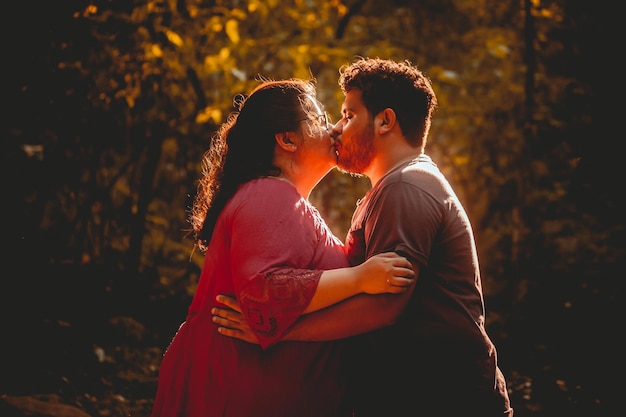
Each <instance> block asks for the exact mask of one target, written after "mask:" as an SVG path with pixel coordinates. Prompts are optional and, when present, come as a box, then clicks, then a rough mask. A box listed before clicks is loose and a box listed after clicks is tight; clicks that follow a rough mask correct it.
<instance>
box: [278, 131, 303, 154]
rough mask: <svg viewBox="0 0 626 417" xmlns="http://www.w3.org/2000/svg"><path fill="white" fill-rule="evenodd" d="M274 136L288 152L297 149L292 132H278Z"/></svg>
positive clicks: (279, 144)
mask: <svg viewBox="0 0 626 417" xmlns="http://www.w3.org/2000/svg"><path fill="white" fill-rule="evenodd" d="M274 138H275V139H276V143H277V144H278V146H279V147H280V148H281V149H283V150H285V151H286V152H294V151H295V150H296V149H297V146H296V144H295V142H294V141H293V140H292V138H291V132H282V133H276V134H275V135H274Z"/></svg>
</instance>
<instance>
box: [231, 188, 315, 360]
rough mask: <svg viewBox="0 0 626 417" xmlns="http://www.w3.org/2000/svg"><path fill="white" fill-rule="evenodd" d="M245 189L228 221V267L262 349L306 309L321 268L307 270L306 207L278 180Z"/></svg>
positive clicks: (309, 222)
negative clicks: (229, 242)
mask: <svg viewBox="0 0 626 417" xmlns="http://www.w3.org/2000/svg"><path fill="white" fill-rule="evenodd" d="M262 184H263V187H250V188H248V190H247V191H246V193H247V195H244V196H242V198H241V199H240V200H239V201H240V203H239V204H238V205H237V207H236V210H235V212H234V213H233V215H232V219H231V236H232V242H231V250H230V253H231V254H232V258H231V262H232V265H231V268H232V271H233V281H234V287H235V292H236V294H237V297H238V300H239V303H240V306H241V308H242V312H243V314H244V315H245V317H246V319H247V321H248V324H249V326H250V328H251V329H252V331H254V333H255V334H256V335H257V338H258V339H259V342H260V344H261V346H262V347H263V348H266V347H268V346H270V345H271V344H273V343H276V342H278V341H279V340H280V339H281V337H282V336H283V335H284V333H285V332H286V331H287V329H288V328H289V327H290V326H291V325H292V324H293V323H294V322H295V321H296V319H297V318H298V317H299V316H300V315H301V314H302V312H303V311H304V309H305V308H306V307H307V305H308V304H309V302H310V301H311V298H312V297H313V294H314V293H315V290H316V289H317V284H318V282H319V279H320V276H321V274H322V272H323V271H322V270H312V269H308V268H310V267H311V265H310V263H311V259H312V257H313V252H314V251H315V248H316V245H317V240H318V235H317V233H316V228H315V221H314V219H313V217H312V216H313V214H312V212H311V210H310V209H309V206H308V205H307V204H306V203H305V202H304V200H302V199H301V198H300V196H299V195H298V194H297V193H296V191H295V190H294V189H293V187H291V185H289V184H287V183H283V182H281V181H277V180H274V181H265V182H262Z"/></svg>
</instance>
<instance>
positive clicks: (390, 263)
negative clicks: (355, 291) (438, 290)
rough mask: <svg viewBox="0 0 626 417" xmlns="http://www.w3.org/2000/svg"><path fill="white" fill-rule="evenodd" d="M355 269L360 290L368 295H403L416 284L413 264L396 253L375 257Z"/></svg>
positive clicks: (380, 254) (386, 253)
mask: <svg viewBox="0 0 626 417" xmlns="http://www.w3.org/2000/svg"><path fill="white" fill-rule="evenodd" d="M355 269H356V270H357V271H355V272H357V274H358V285H359V288H360V289H361V292H364V293H367V294H382V293H394V294H398V293H403V292H405V291H406V290H407V289H408V288H409V286H411V284H413V283H414V282H415V271H414V270H413V266H412V265H411V262H409V260H408V259H406V258H405V257H404V256H400V255H398V254H397V253H395V252H385V253H379V254H378V255H374V256H372V257H370V258H369V259H367V260H366V261H365V262H363V263H362V264H360V265H358V266H356V267H355Z"/></svg>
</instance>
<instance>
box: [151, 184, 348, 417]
mask: <svg viewBox="0 0 626 417" xmlns="http://www.w3.org/2000/svg"><path fill="white" fill-rule="evenodd" d="M347 265H348V263H347V260H346V255H345V251H344V248H343V245H342V243H341V241H339V240H338V239H337V238H336V237H335V236H334V235H333V234H332V233H331V231H330V229H329V228H328V227H327V225H326V223H325V222H324V220H323V219H322V218H321V216H320V215H319V213H318V212H317V210H316V209H315V208H314V207H313V206H311V205H310V204H309V203H308V202H307V201H306V200H305V199H303V198H301V196H300V195H299V194H298V193H297V191H296V189H295V188H294V187H293V186H292V185H291V184H289V183H287V182H285V181H281V180H278V179H276V178H263V179H257V180H254V181H251V182H249V183H247V184H245V185H243V186H242V187H241V188H240V189H239V191H238V192H237V193H236V194H235V196H234V197H233V198H232V199H231V200H230V201H229V202H228V204H227V205H226V207H225V209H224V211H223V212H222V214H221V215H220V217H219V219H218V222H217V224H216V227H215V232H214V235H213V238H212V240H211V242H210V245H209V247H208V250H207V252H206V255H205V261H204V267H203V270H202V274H201V276H200V280H199V283H198V288H197V290H196V294H195V296H194V298H193V301H192V303H191V306H190V308H189V310H188V314H187V318H186V320H185V322H183V324H182V325H181V326H180V328H179V329H178V332H177V333H176V335H175V337H174V339H173V340H172V342H171V344H170V346H169V347H168V349H167V351H166V352H165V355H164V356H163V360H162V363H161V366H160V371H159V372H160V373H159V382H158V389H157V394H156V398H155V401H154V406H153V410H152V415H151V417H196V416H197V417H335V416H350V415H351V410H350V407H349V406H348V405H347V404H348V403H349V399H348V398H347V397H346V395H345V376H346V372H345V370H343V369H342V368H341V367H342V366H343V363H344V361H342V357H343V356H344V355H345V345H344V342H341V341H336V342H306V343H303V342H281V343H278V344H275V343H276V342H278V341H279V340H280V338H281V336H282V335H283V334H284V333H285V331H286V330H287V329H288V328H289V327H290V326H291V325H292V324H293V322H294V321H295V320H296V319H297V318H298V316H299V315H300V314H301V313H302V311H303V310H304V309H305V308H306V306H307V305H308V303H309V301H310V300H311V298H312V296H313V294H314V292H315V289H316V287H317V283H318V281H319V277H320V275H321V274H322V272H323V270H325V269H333V268H340V267H345V266H347ZM217 294H235V295H236V296H237V298H238V300H239V303H240V305H241V307H242V310H243V312H244V314H245V315H246V318H247V320H248V322H249V324H250V326H251V328H252V329H253V331H255V333H256V334H257V336H258V337H259V340H260V341H261V346H259V345H254V344H249V343H246V342H243V341H240V340H236V339H232V338H228V337H225V336H222V335H220V334H219V333H217V327H216V325H215V324H213V323H212V321H211V317H212V316H211V308H212V307H213V306H215V305H217V302H216V301H215V297H216V295H217Z"/></svg>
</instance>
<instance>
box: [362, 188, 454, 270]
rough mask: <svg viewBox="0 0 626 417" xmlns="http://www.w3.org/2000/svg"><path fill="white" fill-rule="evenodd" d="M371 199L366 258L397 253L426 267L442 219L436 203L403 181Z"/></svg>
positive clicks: (382, 190)
mask: <svg viewBox="0 0 626 417" xmlns="http://www.w3.org/2000/svg"><path fill="white" fill-rule="evenodd" d="M372 197H373V198H372V201H371V202H370V204H369V206H368V210H369V213H368V215H367V220H366V224H365V234H366V241H367V242H369V244H368V245H367V257H368V258H369V257H370V256H372V255H375V254H377V253H380V252H385V251H394V252H398V253H402V254H405V255H406V256H408V257H409V258H412V259H414V260H415V261H417V262H418V263H420V264H421V265H424V266H427V265H428V262H429V258H428V255H427V254H429V253H431V245H432V242H434V241H435V236H436V235H437V232H438V227H439V224H440V219H441V215H442V214H441V209H440V207H438V205H437V203H436V201H435V200H434V199H433V198H432V197H431V196H430V195H429V194H428V193H427V192H425V191H424V190H422V189H420V188H419V187H417V186H415V185H413V184H409V183H406V182H402V181H397V182H392V183H390V184H387V185H386V186H385V187H383V188H381V189H380V190H379V191H378V193H377V194H376V195H374V196H372Z"/></svg>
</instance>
